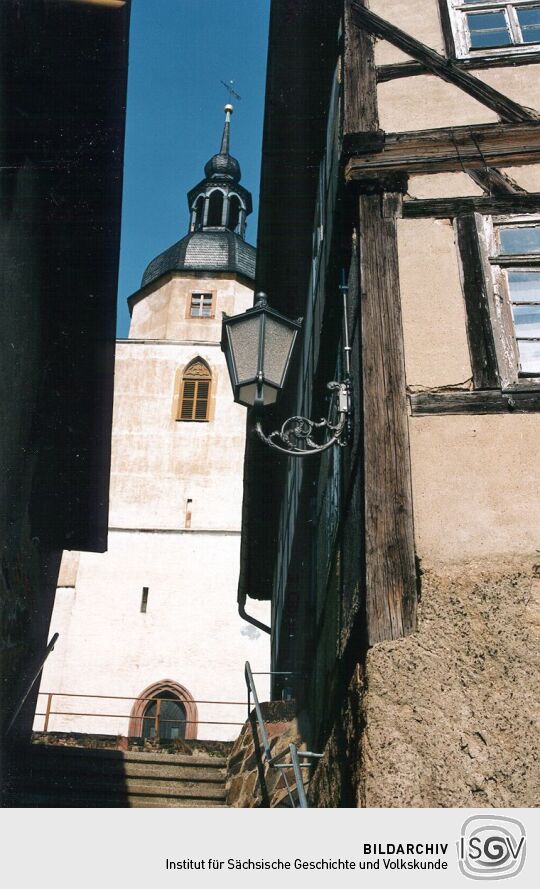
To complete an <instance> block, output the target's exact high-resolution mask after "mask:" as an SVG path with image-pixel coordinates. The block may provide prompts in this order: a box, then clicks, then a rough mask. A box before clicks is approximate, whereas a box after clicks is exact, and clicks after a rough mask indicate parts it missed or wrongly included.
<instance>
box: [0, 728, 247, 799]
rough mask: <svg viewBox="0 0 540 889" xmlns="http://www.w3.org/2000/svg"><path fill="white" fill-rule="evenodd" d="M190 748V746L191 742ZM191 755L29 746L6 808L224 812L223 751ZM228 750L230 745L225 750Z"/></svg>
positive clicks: (13, 772)
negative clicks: (221, 809)
mask: <svg viewBox="0 0 540 889" xmlns="http://www.w3.org/2000/svg"><path fill="white" fill-rule="evenodd" d="M192 743H193V742H192ZM196 744H197V746H196V747H195V748H194V749H193V753H192V754H191V755H179V754H170V753H148V752H144V753H138V752H132V751H127V752H122V751H117V750H99V749H92V748H88V747H61V746H47V745H45V744H41V745H37V744H36V745H31V746H29V747H28V748H26V749H25V750H24V752H23V751H20V752H19V755H18V756H17V760H16V762H15V764H14V765H12V767H11V769H10V771H9V775H8V776H7V780H5V782H4V791H3V805H4V806H6V807H25V808H27V807H39V808H42V807H61V808H66V807H67V808H71V807H73V808H95V807H97V808H117V807H121V808H138V807H160V808H163V807H167V808H174V807H182V808H191V807H223V806H226V795H225V775H226V764H227V758H226V756H227V745H224V744H221V745H220V748H221V749H220V750H219V751H215V749H214V748H213V747H212V744H211V742H209V743H208V745H207V746H206V747H205V742H204V741H198V742H196ZM228 746H231V745H228Z"/></svg>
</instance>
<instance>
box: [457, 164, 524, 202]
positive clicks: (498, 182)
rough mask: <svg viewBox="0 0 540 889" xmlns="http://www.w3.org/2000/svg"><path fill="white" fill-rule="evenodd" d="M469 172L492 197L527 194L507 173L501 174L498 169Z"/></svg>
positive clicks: (483, 168) (480, 169) (486, 168)
mask: <svg viewBox="0 0 540 889" xmlns="http://www.w3.org/2000/svg"><path fill="white" fill-rule="evenodd" d="M467 172H468V174H469V176H470V177H471V179H472V180H473V182H476V184H477V185H479V186H480V188H482V189H483V190H484V191H485V192H486V194H488V195H490V196H492V195H508V194H527V190H526V189H525V188H521V186H520V185H518V184H517V182H514V180H513V179H511V178H510V176H507V175H506V173H501V171H500V170H498V169H497V167H481V168H480V167H479V168H478V169H476V170H468V171H467Z"/></svg>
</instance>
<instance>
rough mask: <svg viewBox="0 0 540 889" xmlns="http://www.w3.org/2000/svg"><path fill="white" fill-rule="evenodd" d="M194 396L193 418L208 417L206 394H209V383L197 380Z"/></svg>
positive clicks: (205, 418) (204, 418)
mask: <svg viewBox="0 0 540 889" xmlns="http://www.w3.org/2000/svg"><path fill="white" fill-rule="evenodd" d="M196 390H197V392H196V396H195V413H194V419H195V420H207V419H208V396H209V395H210V383H206V382H202V381H199V382H198V383H197V384H196Z"/></svg>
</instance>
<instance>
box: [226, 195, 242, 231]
mask: <svg viewBox="0 0 540 889" xmlns="http://www.w3.org/2000/svg"><path fill="white" fill-rule="evenodd" d="M241 207H242V205H241V203H240V200H239V199H238V198H237V197H236V195H235V194H233V195H232V197H231V198H230V199H229V228H230V229H232V231H233V232H235V231H237V229H238V225H239V222H240V209H241Z"/></svg>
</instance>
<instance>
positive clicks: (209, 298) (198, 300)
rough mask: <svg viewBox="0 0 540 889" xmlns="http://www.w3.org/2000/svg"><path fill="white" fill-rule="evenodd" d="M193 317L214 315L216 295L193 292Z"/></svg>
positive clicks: (191, 311) (191, 305) (191, 312)
mask: <svg viewBox="0 0 540 889" xmlns="http://www.w3.org/2000/svg"><path fill="white" fill-rule="evenodd" d="M190 317H191V318H213V317H214V295H213V294H212V293H192V294H191V304H190Z"/></svg>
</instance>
